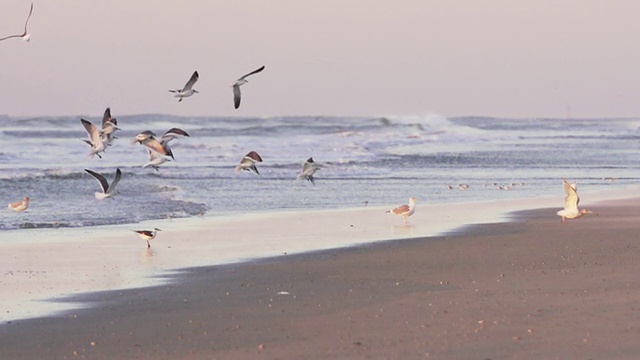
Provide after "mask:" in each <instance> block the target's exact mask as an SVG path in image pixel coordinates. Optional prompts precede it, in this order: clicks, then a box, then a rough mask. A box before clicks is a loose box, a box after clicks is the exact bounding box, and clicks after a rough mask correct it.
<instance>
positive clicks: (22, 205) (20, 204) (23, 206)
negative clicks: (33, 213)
mask: <svg viewBox="0 0 640 360" xmlns="http://www.w3.org/2000/svg"><path fill="white" fill-rule="evenodd" d="M29 200H30V199H29V197H28V196H25V197H24V199H22V201H16V202H14V203H11V204H9V205H7V208H9V209H11V210H14V211H17V212H21V211H25V210H27V208H28V207H29Z"/></svg>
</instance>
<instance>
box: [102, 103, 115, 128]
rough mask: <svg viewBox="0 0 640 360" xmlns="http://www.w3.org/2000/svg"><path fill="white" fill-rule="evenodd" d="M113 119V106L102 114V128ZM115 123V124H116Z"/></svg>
mask: <svg viewBox="0 0 640 360" xmlns="http://www.w3.org/2000/svg"><path fill="white" fill-rule="evenodd" d="M109 121H111V108H107V109H106V110H105V111H104V115H102V128H103V129H104V127H105V125H106V124H107V122H109ZM114 125H115V124H114Z"/></svg>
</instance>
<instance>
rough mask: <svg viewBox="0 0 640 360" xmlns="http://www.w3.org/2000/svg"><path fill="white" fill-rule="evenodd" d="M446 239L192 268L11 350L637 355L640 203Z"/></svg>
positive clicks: (16, 335)
mask: <svg viewBox="0 0 640 360" xmlns="http://www.w3.org/2000/svg"><path fill="white" fill-rule="evenodd" d="M594 209H595V210H596V211H598V212H600V214H601V215H600V216H593V217H585V218H582V219H578V220H573V221H570V222H568V223H567V224H561V223H560V221H559V220H558V218H557V216H556V215H555V212H554V211H553V210H552V209H549V208H542V209H535V210H527V211H521V212H518V213H514V214H513V216H512V218H511V221H509V222H501V223H494V224H476V225H471V226H468V227H465V228H461V229H458V230H457V231H455V232H452V233H449V234H443V235H439V236H435V237H430V238H414V239H406V240H401V241H381V242H375V243H370V244H365V245H361V246H355V247H348V248H340V249H328V250H322V251H316V252H312V253H301V254H296V255H290V256H285V257H283V256H278V257H272V258H268V259H262V260H258V261H252V262H248V263H241V264H228V265H221V266H208V267H199V268H192V269H185V270H183V272H180V273H177V274H174V275H173V276H172V278H173V280H174V281H172V282H170V283H167V284H165V285H158V286H153V287H147V288H136V289H127V290H114V291H106V292H97V293H92V294H81V295H78V296H73V297H69V298H67V300H69V301H78V300H79V301H81V302H88V303H90V304H91V305H92V306H91V307H90V308H86V309H77V310H73V311H69V312H66V313H65V314H64V315H62V316H52V317H45V318H38V319H30V320H21V321H16V322H13V323H11V324H4V325H1V326H0V339H1V340H0V343H1V344H0V345H1V346H0V349H1V350H0V352H2V357H7V358H15V357H31V356H35V357H38V356H40V357H42V356H46V357H56V358H62V357H74V356H90V357H97V358H132V357H138V358H147V357H153V358H207V357H208V358H211V357H215V358H221V359H224V358H238V357H247V356H253V357H255V356H258V355H260V356H263V357H266V358H274V359H275V358H318V357H325V358H336V357H338V358H345V357H351V358H353V357H356V358H363V357H374V358H380V357H382V358H394V357H414V358H415V357H434V358H514V357H516V358H522V357H524V358H548V359H562V358H588V357H592V358H619V359H625V358H629V359H631V358H634V357H635V356H636V355H637V352H638V351H639V350H640V345H637V341H636V340H637V336H638V334H640V328H638V326H637V319H638V316H639V315H638V314H639V313H638V309H640V302H639V301H638V299H639V298H640V287H639V286H637V285H638V280H637V276H636V275H637V271H638V270H640V265H638V264H637V255H638V254H639V253H640V249H639V247H638V245H637V244H636V242H637V241H636V240H635V236H633V235H634V234H635V233H636V232H637V227H636V224H637V220H638V219H639V218H640V206H639V205H637V199H633V200H611V201H608V202H606V203H602V204H598V205H594Z"/></svg>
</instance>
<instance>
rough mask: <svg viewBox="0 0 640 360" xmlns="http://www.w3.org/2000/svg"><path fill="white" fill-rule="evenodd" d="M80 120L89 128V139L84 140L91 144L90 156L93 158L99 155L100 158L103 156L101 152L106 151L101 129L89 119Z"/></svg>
mask: <svg viewBox="0 0 640 360" xmlns="http://www.w3.org/2000/svg"><path fill="white" fill-rule="evenodd" d="M80 122H81V123H82V126H84V129H85V130H87V133H88V134H89V140H82V141H84V142H85V143H87V144H88V145H89V146H91V152H89V157H90V158H93V156H94V155H98V157H99V158H102V156H100V153H101V152H104V149H105V145H104V142H103V141H102V136H101V135H100V131H99V130H98V128H97V127H96V126H95V125H93V124H92V123H91V122H90V121H88V120H85V119H80Z"/></svg>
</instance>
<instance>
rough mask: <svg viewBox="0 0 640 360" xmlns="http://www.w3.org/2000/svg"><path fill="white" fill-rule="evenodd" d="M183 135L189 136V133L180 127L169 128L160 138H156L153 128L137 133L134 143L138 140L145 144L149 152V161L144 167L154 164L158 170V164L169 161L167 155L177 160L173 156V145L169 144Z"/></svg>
mask: <svg viewBox="0 0 640 360" xmlns="http://www.w3.org/2000/svg"><path fill="white" fill-rule="evenodd" d="M181 137H189V134H187V132H186V131H184V130H182V129H178V128H171V129H169V130H168V131H167V132H166V133H164V135H162V138H160V140H158V139H156V134H155V133H154V132H153V131H151V130H146V131H143V132H141V133H140V134H138V135H136V137H135V139H134V140H133V143H134V144H135V143H136V142H137V143H139V144H141V145H144V146H145V147H146V148H147V151H148V153H149V162H148V163H146V164H145V165H143V166H142V167H143V168H144V167H147V166H152V167H153V168H154V169H156V171H157V170H158V165H160V164H163V163H165V162H167V161H169V159H167V158H166V157H167V156H169V157H171V158H172V159H173V160H175V157H173V151H171V147H170V146H169V142H171V141H172V140H175V139H178V138H181Z"/></svg>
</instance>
